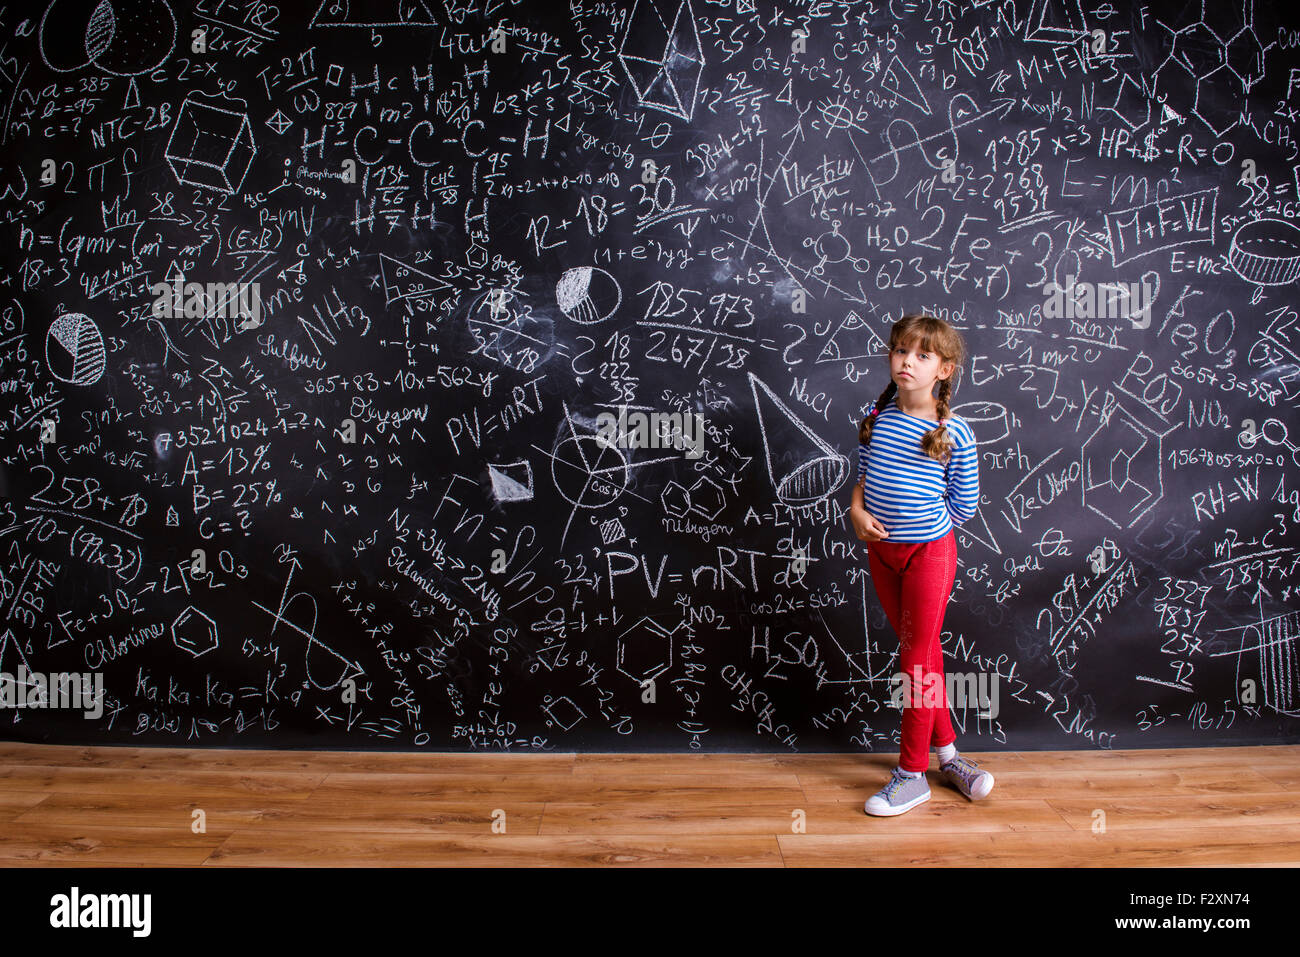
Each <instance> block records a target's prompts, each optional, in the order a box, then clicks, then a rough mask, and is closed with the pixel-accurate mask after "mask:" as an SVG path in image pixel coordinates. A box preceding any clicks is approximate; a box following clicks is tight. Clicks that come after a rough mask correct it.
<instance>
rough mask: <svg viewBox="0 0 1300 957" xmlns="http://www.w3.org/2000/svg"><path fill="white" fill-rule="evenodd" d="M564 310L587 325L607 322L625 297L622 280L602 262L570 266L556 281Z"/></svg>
mask: <svg viewBox="0 0 1300 957" xmlns="http://www.w3.org/2000/svg"><path fill="white" fill-rule="evenodd" d="M555 301H556V302H557V303H559V306H560V312H562V313H564V314H565V315H566V316H568V317H569V318H570V319H572V320H573V321H574V322H576V323H579V324H581V325H584V326H590V325H594V324H595V323H597V322H604V321H605V320H606V319H608V318H609V317H610V316H612V315H614V312H615V310H617V309H618V307H619V304H620V303H621V302H622V301H623V290H622V289H620V288H619V285H618V280H616V279H615V278H614V277H613V276H611V275H610V274H609V273H607V272H606V271H605V270H603V269H601V268H600V267H599V266H575V267H574V268H573V269H566V270H565V271H564V274H563V275H562V276H560V281H559V282H557V283H556V284H555Z"/></svg>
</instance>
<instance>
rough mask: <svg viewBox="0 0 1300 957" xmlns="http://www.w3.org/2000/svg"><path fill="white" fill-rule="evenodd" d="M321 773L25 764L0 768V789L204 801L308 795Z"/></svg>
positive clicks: (321, 775)
mask: <svg viewBox="0 0 1300 957" xmlns="http://www.w3.org/2000/svg"><path fill="white" fill-rule="evenodd" d="M324 779H325V774H324V773H302V772H276V771H239V770H232V771H170V772H154V771H138V770H135V769H132V768H64V767H52V766H49V765H40V764H29V765H16V764H4V765H0V790H9V789H11V788H12V789H16V790H22V791H39V790H45V791H91V792H94V793H98V794H145V795H149V794H161V793H167V794H186V795H189V796H191V797H194V798H201V799H204V798H207V799H210V798H212V797H216V796H220V795H222V794H231V793H242V794H262V795H276V796H279V797H303V798H305V797H306V796H307V795H309V794H310V793H311V792H312V791H313V790H315V788H316V787H317V785H319V784H320V782H321V781H323V780H324Z"/></svg>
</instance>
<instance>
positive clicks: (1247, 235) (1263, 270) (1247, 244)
mask: <svg viewBox="0 0 1300 957" xmlns="http://www.w3.org/2000/svg"><path fill="white" fill-rule="evenodd" d="M1228 264H1229V265H1230V266H1232V268H1233V270H1234V271H1235V272H1236V273H1237V275H1238V276H1240V277H1241V278H1242V279H1245V280H1246V281H1247V282H1253V283H1258V284H1259V285H1261V286H1285V285H1286V284H1287V283H1290V282H1294V281H1295V279H1296V277H1297V276H1300V229H1297V228H1296V227H1295V226H1293V225H1292V224H1291V223H1288V222H1285V221H1283V220H1280V219H1257V220H1255V221H1254V222H1249V223H1246V224H1245V225H1244V226H1242V227H1241V228H1240V229H1238V230H1237V232H1236V233H1235V234H1233V237H1232V242H1231V243H1230V244H1229V246H1228Z"/></svg>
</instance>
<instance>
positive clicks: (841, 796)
mask: <svg viewBox="0 0 1300 957" xmlns="http://www.w3.org/2000/svg"><path fill="white" fill-rule="evenodd" d="M982 767H985V768H987V769H988V770H989V771H990V772H991V773H992V774H993V791H992V793H991V794H990V795H989V797H988V798H987V799H986V800H993V799H995V798H998V797H1001V796H1006V795H1009V796H1011V797H1014V798H1017V799H1027V798H1046V797H1058V796H1061V795H1067V796H1075V795H1080V794H1088V795H1096V796H1097V797H1098V799H1100V798H1101V797H1103V796H1104V797H1107V798H1116V799H1122V798H1125V797H1134V796H1147V797H1152V796H1156V795H1173V794H1191V793H1197V794H1267V793H1274V794H1280V793H1285V792H1286V791H1287V790H1288V788H1287V787H1286V786H1284V785H1283V784H1281V783H1279V782H1278V781H1277V780H1275V779H1273V778H1270V777H1267V776H1265V775H1264V774H1261V773H1259V772H1258V771H1256V770H1255V769H1253V768H1237V767H1223V766H1222V765H1219V766H1215V767H1208V768H1207V767H1191V768H1177V769H1175V768H1152V769H1146V768H1131V767H1128V766H1122V767H1116V768H1107V769H1099V770H1086V771H1066V770H1060V771H1043V770H1007V769H1005V768H1003V767H1000V766H998V765H996V763H994V762H990V763H988V764H984V765H982ZM1017 767H1023V765H1018V766H1017ZM926 776H927V778H928V779H929V782H930V788H931V790H933V791H936V792H938V791H944V792H947V793H952V794H957V793H958V792H957V791H955V790H953V788H952V786H951V785H950V784H948V783H947V782H946V781H944V780H943V779H942V778H941V777H940V776H939V775H938V774H937V773H935V772H933V771H931V772H928V773H927V775H926ZM888 781H889V778H888V776H887V775H883V774H881V773H880V772H873V771H864V770H862V769H851V770H849V769H846V770H845V771H843V772H841V773H839V774H826V773H809V772H804V773H801V774H800V775H799V783H800V784H801V785H803V789H804V792H805V793H806V794H807V795H808V798H809V799H810V800H818V801H850V802H851V801H859V802H861V801H865V800H866V799H867V798H868V797H870V796H871V795H872V794H874V793H875V792H876V791H877V790H879V789H880V788H882V787H884V785H885V784H886V783H888ZM1292 790H1295V789H1292ZM863 792H866V793H865V794H864V793H863Z"/></svg>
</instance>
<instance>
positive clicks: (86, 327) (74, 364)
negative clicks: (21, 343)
mask: <svg viewBox="0 0 1300 957" xmlns="http://www.w3.org/2000/svg"><path fill="white" fill-rule="evenodd" d="M105 354H106V353H105V350H104V337H103V336H102V335H101V334H100V332H99V327H98V326H96V325H95V321H94V320H93V319H91V318H90V317H89V316H84V315H82V314H81V313H79V312H65V313H63V314H62V315H60V316H58V317H56V318H55V320H54V322H52V323H51V324H50V331H49V332H47V333H46V334H45V363H46V365H48V366H49V367H50V372H52V373H53V374H54V378H56V379H58V380H59V381H60V382H66V383H68V384H69V385H94V384H95V383H96V382H98V381H99V378H100V376H102V375H103V374H104V365H105Z"/></svg>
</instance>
